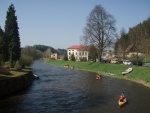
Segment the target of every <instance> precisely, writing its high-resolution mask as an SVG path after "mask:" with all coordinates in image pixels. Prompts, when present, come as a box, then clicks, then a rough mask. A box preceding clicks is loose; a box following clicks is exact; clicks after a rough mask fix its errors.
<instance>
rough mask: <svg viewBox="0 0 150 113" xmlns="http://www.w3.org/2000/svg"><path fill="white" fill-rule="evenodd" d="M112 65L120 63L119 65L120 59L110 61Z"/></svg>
mask: <svg viewBox="0 0 150 113" xmlns="http://www.w3.org/2000/svg"><path fill="white" fill-rule="evenodd" d="M110 63H113V64H118V63H119V61H118V59H117V58H115V59H112V60H111V61H110Z"/></svg>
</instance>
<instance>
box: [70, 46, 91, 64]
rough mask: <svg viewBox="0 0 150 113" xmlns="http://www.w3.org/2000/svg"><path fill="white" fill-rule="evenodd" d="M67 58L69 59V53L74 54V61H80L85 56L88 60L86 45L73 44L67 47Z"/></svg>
mask: <svg viewBox="0 0 150 113" xmlns="http://www.w3.org/2000/svg"><path fill="white" fill-rule="evenodd" d="M67 54H68V60H70V57H71V55H74V57H75V59H76V61H80V60H81V59H83V58H85V59H86V60H87V61H88V55H89V52H88V47H86V46H83V45H73V46H70V47H68V48H67Z"/></svg>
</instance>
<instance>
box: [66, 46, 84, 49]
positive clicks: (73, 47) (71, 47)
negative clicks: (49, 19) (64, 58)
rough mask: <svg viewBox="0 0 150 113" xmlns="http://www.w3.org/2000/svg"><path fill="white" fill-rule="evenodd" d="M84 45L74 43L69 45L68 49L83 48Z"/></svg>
mask: <svg viewBox="0 0 150 113" xmlns="http://www.w3.org/2000/svg"><path fill="white" fill-rule="evenodd" d="M82 47H84V46H83V45H73V46H70V47H68V48H67V49H81V48H82Z"/></svg>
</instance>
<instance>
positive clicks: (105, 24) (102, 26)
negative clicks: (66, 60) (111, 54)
mask: <svg viewBox="0 0 150 113" xmlns="http://www.w3.org/2000/svg"><path fill="white" fill-rule="evenodd" d="M115 22H116V20H115V19H114V17H113V16H112V15H110V14H109V13H108V12H106V10H105V9H104V8H103V7H102V6H101V5H96V6H95V7H94V9H93V10H92V11H91V13H90V14H89V17H88V19H87V24H86V27H85V28H84V35H85V36H84V37H83V38H86V41H88V42H89V43H90V44H91V45H92V44H93V45H94V46H95V47H96V48H97V52H98V61H99V62H100V61H101V58H102V53H103V51H104V49H105V48H106V47H108V46H110V45H111V44H112V42H113V40H114V37H115V35H116V34H115V31H116V29H115Z"/></svg>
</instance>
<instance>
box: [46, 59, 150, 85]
mask: <svg viewBox="0 0 150 113" xmlns="http://www.w3.org/2000/svg"><path fill="white" fill-rule="evenodd" d="M46 63H50V64H54V65H57V66H65V65H68V66H69V67H73V66H74V67H75V69H80V70H87V71H92V72H96V73H99V74H103V75H109V74H108V73H109V72H111V73H114V74H115V75H116V77H119V78H123V79H128V80H132V81H135V82H138V83H142V84H144V85H145V84H150V68H149V67H142V66H134V65H132V66H126V65H122V64H107V63H98V62H77V61H76V62H73V61H62V60H47V61H46ZM129 67H132V68H133V71H132V72H131V73H129V74H127V75H125V76H123V75H122V74H121V73H122V72H123V71H125V70H126V69H127V68H129Z"/></svg>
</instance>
